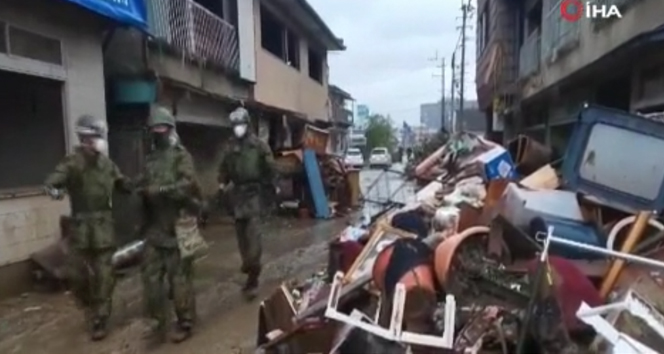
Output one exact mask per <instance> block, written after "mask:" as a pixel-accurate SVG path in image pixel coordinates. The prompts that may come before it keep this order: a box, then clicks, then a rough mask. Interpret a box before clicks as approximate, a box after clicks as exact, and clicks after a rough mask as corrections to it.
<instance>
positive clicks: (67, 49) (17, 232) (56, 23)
mask: <svg viewBox="0 0 664 354" xmlns="http://www.w3.org/2000/svg"><path fill="white" fill-rule="evenodd" d="M116 10H118V12H119V13H121V12H122V11H123V9H116ZM139 15H140V14H139ZM138 17H140V16H138ZM119 20H122V19H117V18H110V17H108V16H107V15H106V16H105V15H104V14H102V13H100V12H99V11H91V10H90V9H88V8H84V7H82V6H78V5H76V4H73V3H70V2H68V1H57V2H55V1H47V0H23V1H17V0H6V1H2V2H1V3H0V87H2V91H3V94H2V95H0V109H1V110H2V112H4V113H3V117H4V118H3V119H2V121H0V162H1V163H2V164H3V166H4V168H5V171H6V173H3V174H2V176H1V177H0V196H1V197H0V223H1V224H2V225H3V227H2V229H1V230H0V283H2V284H14V285H13V286H11V287H2V289H0V296H2V295H5V294H4V293H3V289H4V290H12V289H14V290H18V291H20V289H21V286H20V284H22V283H24V282H25V281H26V280H29V277H27V276H26V274H27V270H28V263H27V262H24V261H25V260H27V259H28V257H29V256H30V255H31V254H32V253H33V252H35V251H37V250H39V249H41V248H43V247H45V246H48V245H50V244H51V243H53V242H54V241H55V240H57V239H58V238H59V237H60V232H59V217H60V215H66V214H68V213H69V205H68V203H67V202H66V201H52V200H51V199H50V198H48V197H46V196H45V195H44V193H43V192H42V191H43V189H42V183H43V180H44V178H45V177H46V174H47V173H48V172H50V171H52V170H53V168H54V167H55V165H56V164H57V163H58V162H59V161H60V160H61V159H62V157H63V156H64V155H65V154H66V153H67V152H68V151H71V150H72V148H73V147H74V146H75V145H76V144H77V143H78V142H77V139H76V135H75V133H74V125H75V122H76V119H77V118H78V117H79V116H80V115H82V114H92V115H95V116H97V117H100V118H105V117H106V103H107V102H106V95H105V82H104V65H103V51H104V43H103V39H104V33H106V31H107V30H108V29H109V28H111V27H112V26H115V23H116V21H119ZM143 20H144V19H143ZM139 22H140V19H139ZM124 24H129V25H141V24H136V23H124ZM9 288H11V289H9Z"/></svg>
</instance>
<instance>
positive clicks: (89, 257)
mask: <svg viewBox="0 0 664 354" xmlns="http://www.w3.org/2000/svg"><path fill="white" fill-rule="evenodd" d="M76 133H77V134H78V137H79V140H80V142H81V145H80V146H78V147H77V148H76V149H75V151H74V152H73V153H72V154H70V155H68V156H67V157H65V158H64V160H63V161H62V162H60V163H59V164H58V165H57V166H56V167H55V171H54V172H53V173H51V174H50V175H49V176H48V177H47V178H46V181H45V183H44V184H45V189H46V192H47V193H48V194H49V195H50V196H51V197H52V198H54V199H62V198H63V197H64V192H63V190H66V191H67V192H68V193H69V202H70V205H71V213H72V219H73V221H74V232H73V234H72V235H71V238H70V239H69V240H68V242H69V246H70V252H71V253H70V255H69V259H68V263H69V266H68V277H69V279H70V281H71V286H72V291H73V293H74V295H75V296H76V298H77V300H79V302H80V303H81V304H82V305H83V306H84V307H85V308H86V310H87V312H89V315H90V318H89V320H90V322H91V337H92V339H93V340H100V339H103V338H104V337H106V334H107V327H106V325H107V320H108V317H109V316H110V314H111V301H112V297H113V289H114V287H115V275H114V273H113V265H112V258H113V253H114V252H115V250H116V244H115V237H114V234H113V218H112V213H111V198H112V195H113V190H114V189H115V188H116V187H117V188H119V189H120V190H121V191H124V192H127V193H130V192H131V185H130V183H129V182H128V181H127V180H126V179H125V178H124V177H123V176H122V174H121V173H120V170H119V169H118V167H117V166H116V165H115V164H114V163H113V161H111V160H110V159H109V158H108V157H107V156H106V154H107V144H106V135H107V128H106V122H105V121H104V120H100V119H96V118H94V117H92V116H89V115H85V116H82V117H80V118H79V119H78V122H77V125H76Z"/></svg>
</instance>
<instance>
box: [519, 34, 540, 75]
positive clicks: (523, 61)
mask: <svg viewBox="0 0 664 354" xmlns="http://www.w3.org/2000/svg"><path fill="white" fill-rule="evenodd" d="M541 47H542V36H541V34H540V30H539V29H537V30H536V31H534V32H533V33H531V34H530V35H529V36H528V38H526V40H525V41H524V42H523V45H522V46H521V49H520V50H519V77H521V78H525V77H528V76H530V75H533V74H535V73H537V72H538V71H539V68H540V62H541V61H542V60H541V50H542V49H541Z"/></svg>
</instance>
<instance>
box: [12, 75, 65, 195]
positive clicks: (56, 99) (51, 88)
mask: <svg viewBox="0 0 664 354" xmlns="http://www.w3.org/2000/svg"><path fill="white" fill-rule="evenodd" d="M0 87H6V88H7V87H11V90H5V91H3V94H2V95H0V112H2V113H3V114H2V120H0V164H2V166H3V168H5V169H6V171H11V173H3V174H0V190H3V191H16V190H24V189H26V188H33V187H39V186H40V185H41V184H42V183H43V182H44V178H45V177H46V175H47V174H48V173H49V172H51V171H52V170H53V168H54V167H55V165H56V164H57V163H58V162H59V161H60V160H61V159H62V157H63V156H64V154H65V130H64V124H63V122H64V117H63V106H62V83H61V82H58V81H53V80H47V79H43V78H39V77H36V76H29V75H22V74H16V73H11V72H3V71H0ZM17 147H22V148H17Z"/></svg>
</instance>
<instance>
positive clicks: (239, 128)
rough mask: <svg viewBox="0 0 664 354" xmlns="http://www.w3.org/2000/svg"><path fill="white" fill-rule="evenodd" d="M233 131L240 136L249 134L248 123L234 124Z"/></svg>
mask: <svg viewBox="0 0 664 354" xmlns="http://www.w3.org/2000/svg"><path fill="white" fill-rule="evenodd" d="M233 133H234V134H235V136H236V137H238V138H242V137H244V135H245V134H247V125H246V124H240V125H236V126H234V127H233Z"/></svg>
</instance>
